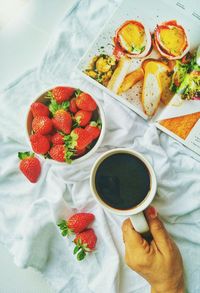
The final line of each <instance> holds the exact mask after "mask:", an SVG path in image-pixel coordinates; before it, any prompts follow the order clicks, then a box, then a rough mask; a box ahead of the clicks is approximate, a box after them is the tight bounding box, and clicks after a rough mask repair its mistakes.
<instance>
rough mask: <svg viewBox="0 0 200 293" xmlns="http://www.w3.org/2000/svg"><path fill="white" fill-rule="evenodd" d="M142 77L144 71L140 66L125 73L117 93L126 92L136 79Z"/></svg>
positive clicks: (138, 79)
mask: <svg viewBox="0 0 200 293" xmlns="http://www.w3.org/2000/svg"><path fill="white" fill-rule="evenodd" d="M143 78H144V71H143V69H142V68H138V69H136V70H134V71H132V72H130V73H129V74H127V75H126V77H125V78H124V80H123V83H122V85H121V87H120V89H119V91H118V94H121V93H123V92H126V91H127V90H129V89H130V88H132V86H134V85H135V84H136V83H137V82H138V81H140V80H142V79H143Z"/></svg>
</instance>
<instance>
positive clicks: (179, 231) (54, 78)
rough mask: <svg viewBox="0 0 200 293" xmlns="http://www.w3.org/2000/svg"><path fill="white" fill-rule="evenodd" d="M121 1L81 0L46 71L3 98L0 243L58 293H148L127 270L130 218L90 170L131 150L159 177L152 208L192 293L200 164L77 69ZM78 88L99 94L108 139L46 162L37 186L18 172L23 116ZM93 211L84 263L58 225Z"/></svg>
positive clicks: (199, 281) (197, 257) (196, 285)
mask: <svg viewBox="0 0 200 293" xmlns="http://www.w3.org/2000/svg"><path fill="white" fill-rule="evenodd" d="M119 2H120V1H119V0H109V1H108V0H101V1H92V0H84V1H83V0H82V1H75V4H74V7H73V9H72V10H71V11H70V12H69V13H68V14H67V15H66V16H65V18H64V19H63V21H62V23H61V24H60V26H59V27H58V31H57V33H56V35H55V36H54V38H53V40H52V42H51V44H50V45H49V48H48V51H47V53H46V55H45V56H44V58H43V60H42V64H41V66H40V68H37V69H33V70H32V71H29V72H26V73H25V74H24V75H23V76H21V77H20V78H19V79H18V80H16V81H15V82H13V83H12V84H10V85H9V86H8V87H7V88H6V89H5V90H4V92H3V93H2V94H1V97H0V99H1V102H0V113H1V115H0V140H1V144H0V241H1V243H3V244H4V245H5V246H6V247H7V248H8V249H9V251H10V252H11V253H12V255H13V258H14V262H15V263H16V264H17V265H18V266H20V267H28V266H31V267H33V268H35V269H37V270H39V271H40V272H41V273H42V274H43V276H44V277H45V278H46V279H47V280H48V282H49V283H50V284H51V285H52V286H53V287H54V288H55V290H56V292H62V293H92V292H95V293H102V292H104V293H131V292H132V293H145V292H150V287H149V285H148V284H147V282H146V281H145V280H144V279H143V278H142V277H140V276H139V275H137V274H136V273H135V272H133V271H131V270H130V269H129V268H128V267H127V266H126V265H125V263H124V259H123V255H124V246H123V242H122V235H121V223H122V221H123V220H124V218H123V217H119V216H116V215H112V214H109V213H107V212H105V211H103V210H102V208H101V207H100V206H99V205H98V204H97V203H96V202H95V201H94V199H93V197H92V195H91V192H90V189H89V173H90V169H91V167H92V165H93V163H94V161H95V160H96V158H97V157H98V156H99V155H100V154H101V153H103V152H104V151H106V150H108V149H111V148H116V147H128V148H132V149H135V150H137V151H139V152H141V153H142V154H144V155H145V156H146V157H147V158H148V160H149V161H150V162H151V163H152V164H153V166H154V169H155V172H156V176H157V179H158V194H157V196H156V198H155V200H154V203H153V204H154V205H155V206H156V208H157V209H158V212H159V214H160V216H161V217H162V219H163V221H164V223H165V225H166V227H167V229H168V231H169V232H170V233H171V235H172V237H173V238H174V239H175V241H176V243H177V244H178V246H179V248H180V250H181V253H182V256H183V261H184V267H185V275H186V285H187V292H190V293H199V292H200V209H199V208H200V183H199V181H200V162H199V157H198V156H197V155H195V154H194V153H192V152H191V151H189V150H188V149H186V148H185V147H184V146H183V145H181V144H180V143H178V142H176V141H175V140H173V139H172V138H170V137H168V136H167V135H165V134H164V133H161V132H160V131H158V130H157V129H156V128H155V127H154V126H153V125H148V124H147V122H145V121H144V120H143V119H142V118H140V117H139V116H138V115H136V114H135V113H134V112H132V111H131V110H129V109H128V108H126V107H124V106H123V105H122V104H121V103H119V102H117V101H116V100H114V99H113V98H112V97H110V96H109V95H107V94H105V93H103V92H102V91H101V90H99V89H97V88H95V87H94V86H91V85H90V84H88V83H87V82H86V81H84V80H82V79H81V78H80V77H79V76H78V74H77V73H75V72H73V69H74V67H75V65H76V64H77V62H78V60H79V58H80V57H81V56H82V55H83V53H84V52H85V50H86V49H87V47H88V45H89V44H90V43H91V41H92V40H93V38H94V37H96V35H97V33H98V32H99V29H100V28H101V27H102V25H103V24H104V22H105V20H106V19H107V18H108V16H110V14H111V12H112V11H113V9H114V8H115V7H116V6H117V5H118V4H119ZM61 83H66V84H69V85H70V84H74V85H76V86H77V87H80V88H84V89H85V90H87V91H89V92H91V93H93V94H94V95H95V97H97V99H98V100H99V101H100V102H101V104H102V106H103V108H104V111H105V115H106V135H105V138H104V141H103V143H102V145H101V147H100V148H99V150H98V151H97V153H96V154H95V155H94V156H93V157H92V158H90V159H88V160H87V161H86V162H82V163H81V164H80V165H76V164H75V165H73V164H72V165H64V164H63V167H61V166H55V165H51V164H48V163H47V162H43V163H42V174H41V177H40V180H39V181H38V183H37V184H31V183H29V182H28V181H27V180H26V179H25V178H24V177H23V175H22V174H21V173H20V172H19V170H18V158H17V152H18V151H27V150H29V145H28V143H27V141H26V138H25V114H26V112H27V109H28V107H29V105H30V103H31V102H32V100H33V99H34V97H36V96H37V94H38V93H39V92H41V91H42V90H44V89H46V88H49V87H51V86H52V85H56V84H61ZM76 211H88V212H92V213H94V214H95V216H96V220H95V222H94V224H93V228H94V229H95V231H96V233H97V237H98V242H97V250H96V252H95V253H93V254H91V255H90V256H88V257H87V259H86V260H84V261H83V262H77V261H76V259H75V257H74V256H73V255H72V249H73V244H72V241H71V240H67V239H65V238H63V237H62V236H61V235H60V231H59V229H58V228H57V226H56V221H57V219H58V218H62V217H68V216H69V215H70V214H71V213H72V212H76Z"/></svg>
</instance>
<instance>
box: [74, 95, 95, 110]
mask: <svg viewBox="0 0 200 293" xmlns="http://www.w3.org/2000/svg"><path fill="white" fill-rule="evenodd" d="M76 105H77V107H78V108H79V109H81V110H85V111H94V110H96V108H97V104H96V102H95V101H94V100H93V98H92V97H91V96H90V95H89V94H86V93H81V94H80V95H79V96H78V97H77V98H76Z"/></svg>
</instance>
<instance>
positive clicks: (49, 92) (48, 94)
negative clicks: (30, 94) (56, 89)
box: [45, 91, 53, 99]
mask: <svg viewBox="0 0 200 293" xmlns="http://www.w3.org/2000/svg"><path fill="white" fill-rule="evenodd" d="M45 99H53V94H52V92H51V91H48V92H47V95H46V96H45Z"/></svg>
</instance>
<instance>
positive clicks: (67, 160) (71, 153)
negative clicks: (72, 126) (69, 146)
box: [65, 151, 74, 164]
mask: <svg viewBox="0 0 200 293" xmlns="http://www.w3.org/2000/svg"><path fill="white" fill-rule="evenodd" d="M73 154H74V153H73V152H71V151H67V152H66V154H65V160H66V162H67V163H68V164H71V163H72V159H71V157H72V156H73Z"/></svg>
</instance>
